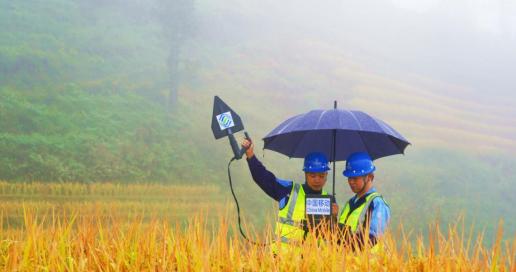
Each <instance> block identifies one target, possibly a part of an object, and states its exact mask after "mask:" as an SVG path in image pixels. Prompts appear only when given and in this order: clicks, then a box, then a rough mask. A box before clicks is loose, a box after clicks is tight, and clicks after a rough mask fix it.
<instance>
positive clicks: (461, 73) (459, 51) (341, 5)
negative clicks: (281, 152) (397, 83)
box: [206, 0, 516, 105]
mask: <svg viewBox="0 0 516 272" xmlns="http://www.w3.org/2000/svg"><path fill="white" fill-rule="evenodd" d="M206 3H208V5H211V7H212V10H211V12H212V13H211V14H212V15H214V17H217V16H220V17H219V18H217V19H216V20H218V22H219V23H220V22H223V23H225V25H222V26H215V25H216V24H214V25H211V26H210V27H212V28H216V27H219V28H218V29H215V30H213V29H212V31H214V32H216V33H218V34H220V35H226V36H227V37H229V38H228V39H231V38H233V39H235V40H237V41H238V42H245V41H247V40H249V39H257V37H258V39H260V38H262V39H264V40H279V41H281V40H289V41H290V42H294V43H295V42H296V39H311V40H314V41H325V42H328V43H331V44H334V45H336V46H338V47H339V48H341V50H342V52H343V53H344V54H347V55H349V56H350V57H351V58H355V59H356V60H358V61H359V62H361V63H363V64H366V65H368V67H369V68H370V69H376V70H378V71H383V72H387V73H395V74H396V75H397V77H401V78H402V77H403V75H405V74H407V73H411V74H417V75H420V76H423V77H428V78H430V79H432V80H436V81H442V82H446V83H451V84H457V85H460V86H463V87H464V88H467V89H468V90H469V91H471V92H473V93H474V95H475V96H477V99H485V98H496V100H498V101H503V102H504V103H505V104H506V105H507V104H513V103H514V102H516V95H515V94H514V93H513V90H514V89H516V79H514V78H515V77H514V76H513V73H514V71H515V70H516V2H514V1H508V0H498V1H487V0H460V1H439V0H423V1H410V0H390V1H382V0H365V1H335V0H330V1H293V0H288V1H257V2H251V1H231V2H225V3H224V5H225V6H224V7H221V6H220V5H222V4H221V3H216V2H211V3H210V2H209V1H207V2H206ZM220 10H224V13H223V14H219V13H218V11H220ZM270 46H274V44H270Z"/></svg>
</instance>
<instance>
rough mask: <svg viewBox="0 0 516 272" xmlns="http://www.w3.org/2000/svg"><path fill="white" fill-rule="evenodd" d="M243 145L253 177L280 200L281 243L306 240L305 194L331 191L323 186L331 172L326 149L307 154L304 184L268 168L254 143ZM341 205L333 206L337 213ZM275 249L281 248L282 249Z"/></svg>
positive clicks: (278, 229)
mask: <svg viewBox="0 0 516 272" xmlns="http://www.w3.org/2000/svg"><path fill="white" fill-rule="evenodd" d="M242 146H243V147H245V148H247V151H246V156H247V163H248V165H249V169H250V171H251V175H252V176H253V180H254V181H255V182H256V184H258V186H260V188H261V189H262V190H263V191H264V192H265V193H266V194H267V195H269V196H270V197H271V198H273V199H274V200H276V201H278V204H279V213H278V222H277V223H276V234H277V235H278V236H279V238H280V239H281V242H282V243H281V246H282V247H285V246H287V245H288V244H293V243H299V242H302V241H303V239H304V237H305V235H306V232H307V228H306V215H305V197H306V195H307V194H321V195H327V193H326V192H325V191H324V190H323V187H324V185H325V184H326V178H327V176H328V170H330V167H329V166H328V165H329V163H328V159H327V158H326V156H325V155H324V154H323V153H320V152H312V153H310V154H308V155H307V156H306V157H305V160H304V167H303V171H304V172H305V182H304V184H299V183H295V182H293V181H290V180H283V179H279V178H277V177H276V176H275V175H274V174H273V173H272V172H270V171H268V170H267V169H266V168H265V167H264V166H263V164H262V163H261V162H260V161H259V160H258V159H257V158H256V156H255V155H254V150H253V148H254V145H253V143H252V142H251V141H249V140H247V139H246V140H244V141H243V142H242ZM337 213H338V206H337V205H336V204H334V205H333V207H332V214H333V215H334V216H336V215H337ZM273 250H275V251H277V250H278V249H277V248H276V249H274V248H273Z"/></svg>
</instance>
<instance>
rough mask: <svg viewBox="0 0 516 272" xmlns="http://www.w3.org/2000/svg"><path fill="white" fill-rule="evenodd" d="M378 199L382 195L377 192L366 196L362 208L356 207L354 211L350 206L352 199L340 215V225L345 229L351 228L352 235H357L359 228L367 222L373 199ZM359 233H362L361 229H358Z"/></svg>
mask: <svg viewBox="0 0 516 272" xmlns="http://www.w3.org/2000/svg"><path fill="white" fill-rule="evenodd" d="M377 197H382V195H380V194H379V193H377V192H374V193H371V194H369V195H368V196H366V198H365V201H364V203H362V204H361V205H360V206H358V207H356V208H355V209H354V210H352V211H351V206H350V204H349V202H350V201H351V199H350V200H348V202H347V203H346V206H345V207H344V209H343V210H342V212H341V214H340V217H339V224H341V225H344V227H346V228H349V229H350V230H351V232H352V233H356V232H357V229H358V226H361V225H364V222H365V221H366V216H367V211H368V210H369V206H370V205H371V202H372V201H373V199H375V198H377ZM382 199H383V198H382ZM359 201H360V200H359ZM358 231H361V229H358Z"/></svg>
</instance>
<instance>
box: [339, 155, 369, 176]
mask: <svg viewBox="0 0 516 272" xmlns="http://www.w3.org/2000/svg"><path fill="white" fill-rule="evenodd" d="M374 170H376V167H375V166H374V165H373V160H372V159H371V157H370V156H369V154H367V153H365V152H356V153H353V154H351V155H349V157H348V159H347V160H346V169H344V172H342V174H343V175H344V176H346V177H348V178H354V177H360V176H365V175H368V174H370V173H373V172H374Z"/></svg>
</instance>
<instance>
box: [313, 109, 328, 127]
mask: <svg viewBox="0 0 516 272" xmlns="http://www.w3.org/2000/svg"><path fill="white" fill-rule="evenodd" d="M327 111H328V110H325V111H323V112H321V115H319V119H318V120H317V124H315V129H318V128H319V123H321V119H322V118H323V116H324V115H325V114H326V112H327Z"/></svg>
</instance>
